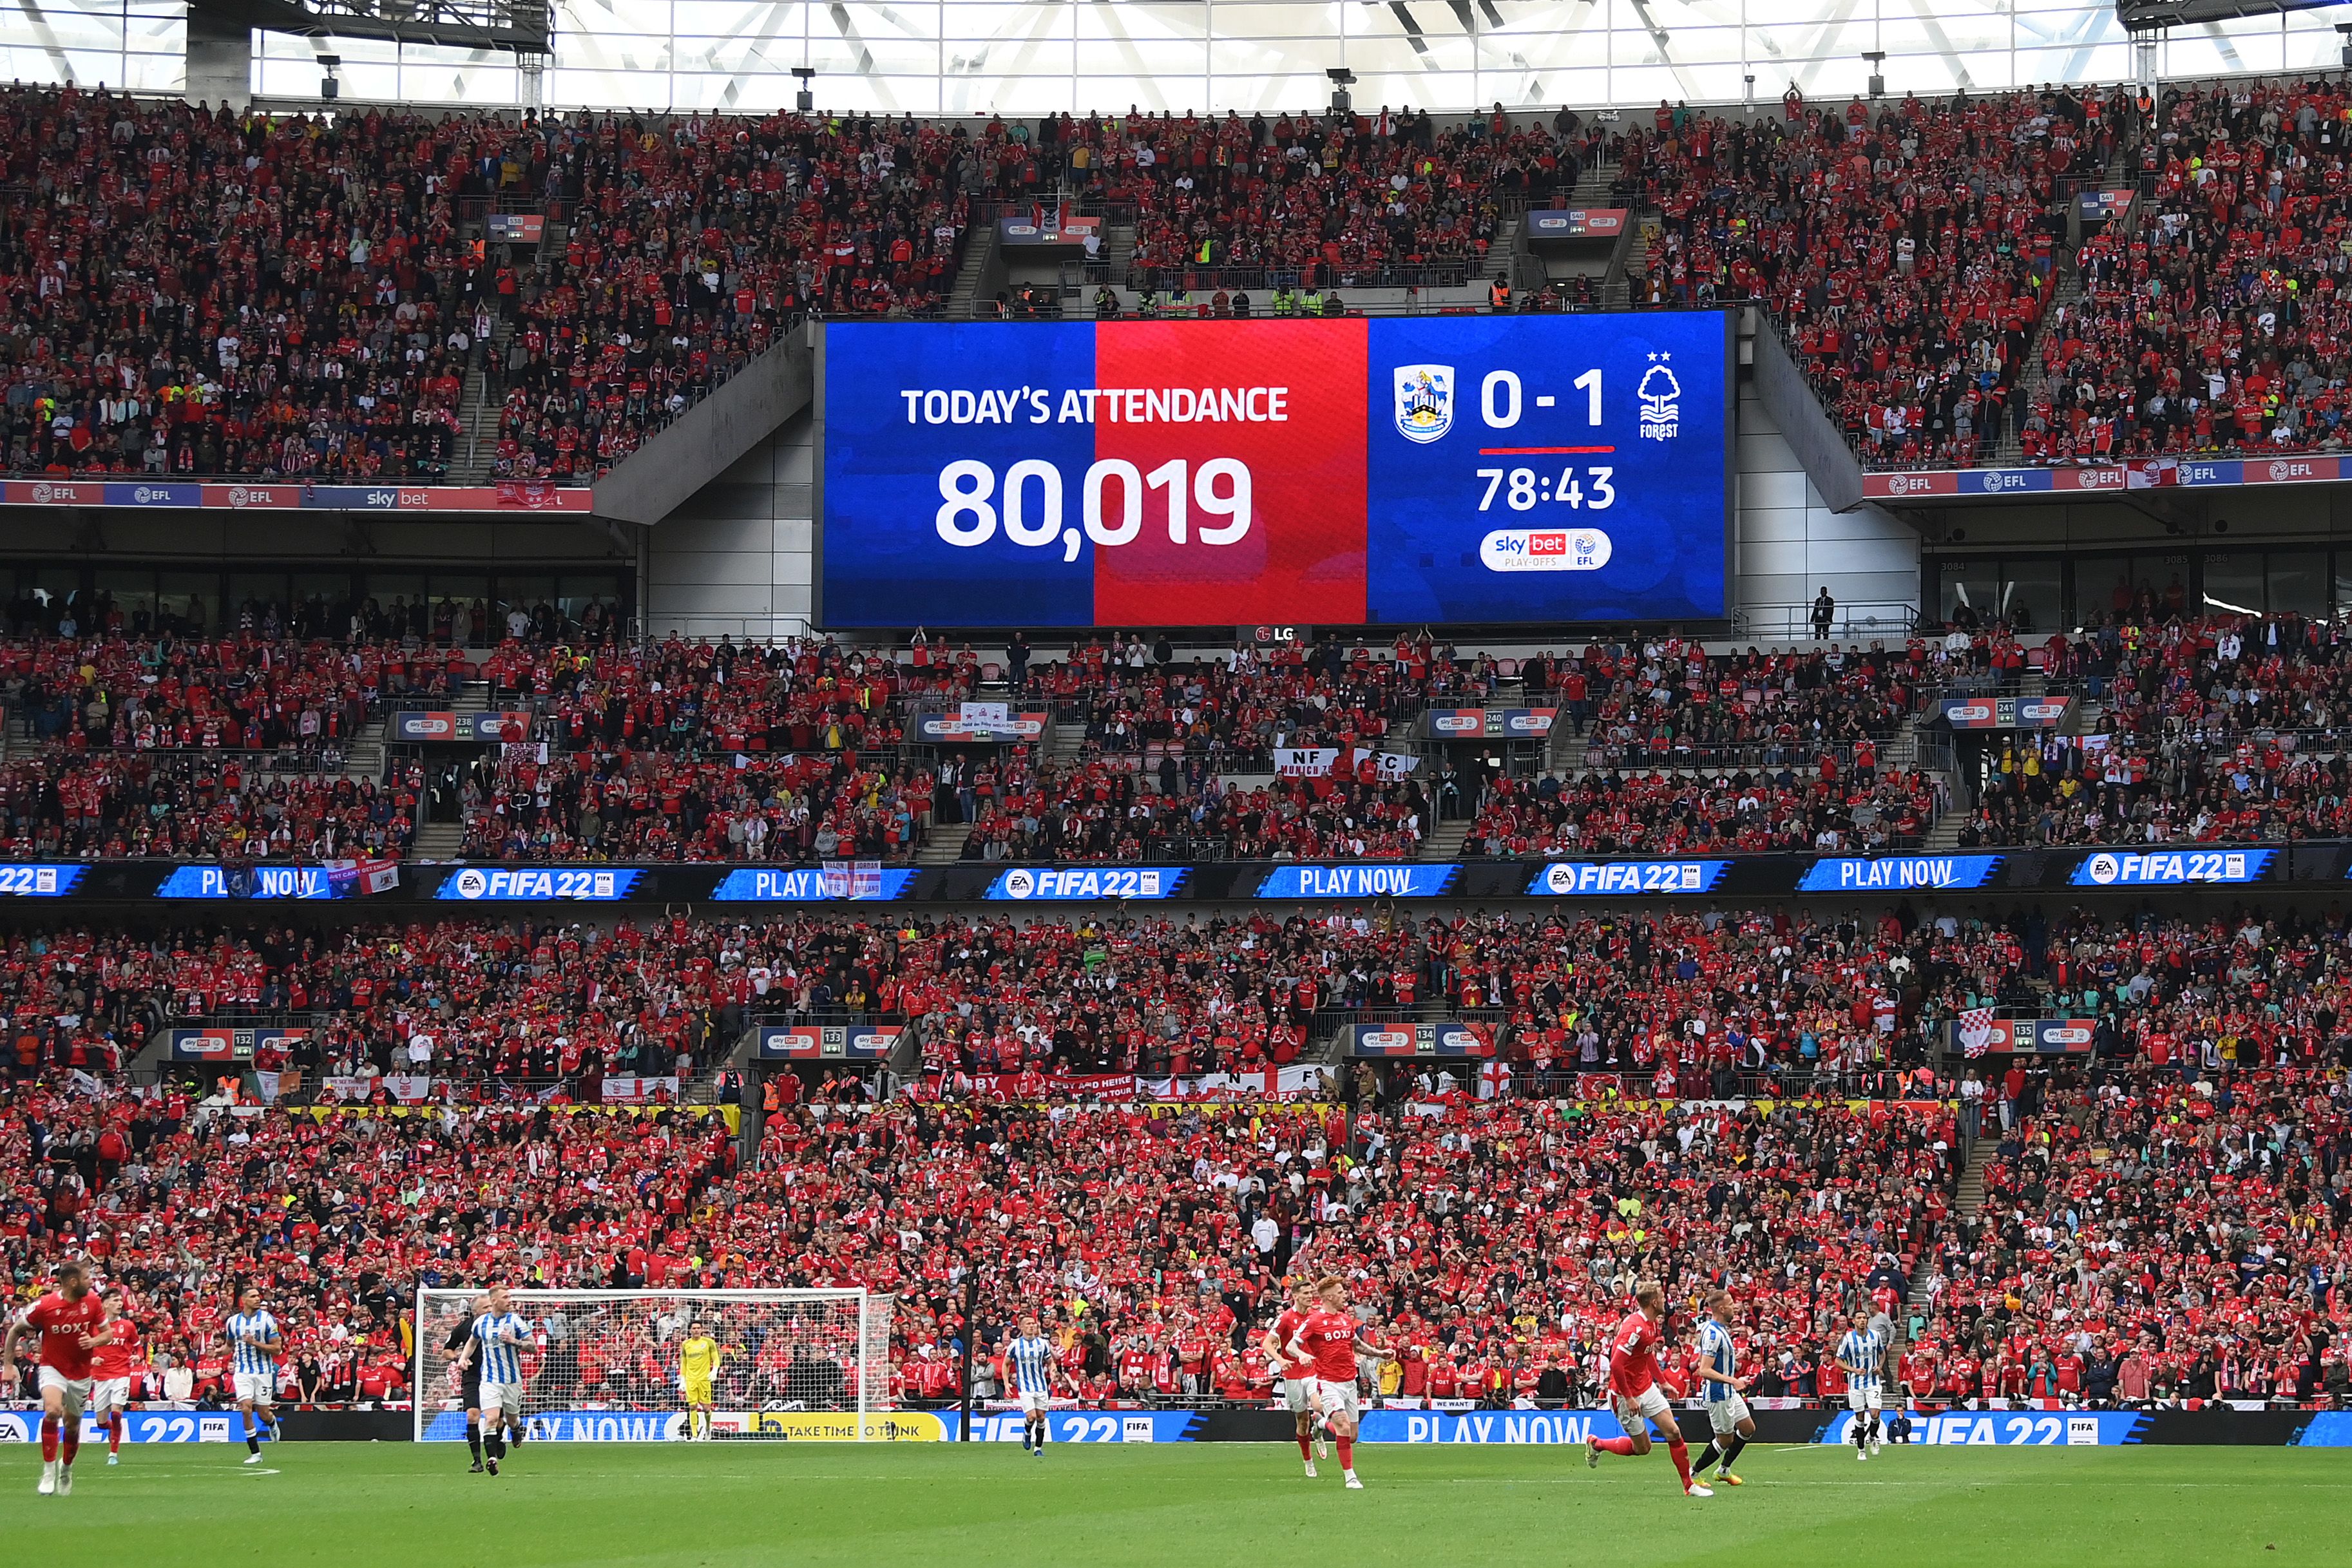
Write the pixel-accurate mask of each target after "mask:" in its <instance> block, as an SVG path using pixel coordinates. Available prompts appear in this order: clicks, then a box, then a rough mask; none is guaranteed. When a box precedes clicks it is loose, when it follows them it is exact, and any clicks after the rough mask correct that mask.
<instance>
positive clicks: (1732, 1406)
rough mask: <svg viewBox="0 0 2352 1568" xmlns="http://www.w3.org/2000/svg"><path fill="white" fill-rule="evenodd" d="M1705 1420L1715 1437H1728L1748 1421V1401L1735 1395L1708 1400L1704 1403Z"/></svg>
mask: <svg viewBox="0 0 2352 1568" xmlns="http://www.w3.org/2000/svg"><path fill="white" fill-rule="evenodd" d="M1706 1419H1707V1425H1708V1426H1710V1427H1712V1428H1713V1429H1714V1431H1715V1435H1716V1436H1718V1437H1728V1436H1731V1435H1732V1433H1734V1432H1735V1431H1738V1428H1739V1424H1740V1423H1741V1422H1742V1421H1745V1420H1747V1419H1748V1401H1746V1400H1745V1399H1742V1398H1740V1397H1739V1395H1738V1394H1733V1395H1732V1396H1731V1397H1730V1398H1728V1399H1710V1400H1708V1401H1707V1402H1706Z"/></svg>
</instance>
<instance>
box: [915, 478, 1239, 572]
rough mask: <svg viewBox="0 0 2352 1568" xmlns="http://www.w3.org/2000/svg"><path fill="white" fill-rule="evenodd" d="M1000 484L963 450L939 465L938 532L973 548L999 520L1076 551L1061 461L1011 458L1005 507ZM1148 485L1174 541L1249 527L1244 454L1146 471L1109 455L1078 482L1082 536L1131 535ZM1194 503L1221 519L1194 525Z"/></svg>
mask: <svg viewBox="0 0 2352 1568" xmlns="http://www.w3.org/2000/svg"><path fill="white" fill-rule="evenodd" d="M1114 486H1116V490H1117V495H1118V500H1117V501H1116V502H1114V503H1112V504H1111V505H1110V506H1108V507H1106V505H1105V492H1106V491H1108V490H1110V489H1113V487H1114ZM996 488H997V487H996V470H995V469H993V468H990V467H989V466H988V465H987V464H986V463H983V462H981V461H979V460H977V459H976V458H961V459H960V460H958V461H956V462H952V463H950V464H949V465H948V466H947V467H946V468H941V469H940V510H939V512H938V514H937V516H936V517H935V519H934V522H935V524H936V526H937V527H938V529H939V535H940V538H941V539H943V540H945V541H947V542H949V543H950V544H953V545H957V546H960V547H961V548H963V549H967V550H969V549H972V548H974V547H976V546H979V545H982V544H985V543H987V542H989V541H990V540H991V539H993V538H994V537H995V536H996V530H997V525H998V524H999V523H1000V522H1002V523H1003V528H1004V537H1005V538H1007V539H1009V540H1011V541H1012V542H1013V543H1015V544H1020V545H1025V546H1028V547H1030V548H1032V549H1035V548H1040V547H1043V546H1046V545H1050V544H1052V543H1053V542H1055V540H1057V539H1058V540H1059V541H1061V544H1062V559H1063V560H1064V561H1076V559H1077V558H1078V543H1079V538H1080V535H1079V532H1078V529H1077V528H1076V527H1072V526H1070V525H1069V524H1067V523H1066V522H1065V521H1063V499H1062V471H1061V469H1059V468H1055V466H1054V465H1053V464H1051V463H1048V462H1045V461H1043V460H1041V459H1039V458H1024V459H1022V460H1021V461H1020V462H1017V463H1015V464H1013V466H1012V467H1011V468H1007V469H1005V470H1004V494H1003V506H1002V508H1001V509H1000V507H999V506H998V504H997V500H996ZM1146 490H1160V491H1164V492H1165V493H1166V496H1167V502H1166V504H1167V510H1168V542H1170V543H1171V544H1183V543H1187V542H1190V541H1191V540H1192V539H1193V538H1195V537H1197V538H1198V539H1199V540H1200V542H1202V543H1203V544H1234V543H1238V542H1240V541H1241V540H1242V539H1243V538H1244V537H1245V536H1246V535H1247V534H1248V532H1249V531H1250V517H1251V510H1250V505H1251V484H1250V471H1249V466H1248V465H1247V464H1245V463H1244V462H1242V461H1241V460H1240V459H1239V458H1210V459H1209V460H1208V461H1206V462H1204V463H1202V465H1201V466H1200V468H1198V469H1197V470H1196V469H1194V468H1192V466H1191V465H1190V464H1189V463H1187V462H1186V461H1185V460H1184V459H1183V458H1175V459H1173V460H1172V461H1170V462H1165V463H1162V464H1160V466H1159V467H1158V468H1154V469H1152V470H1151V471H1150V473H1148V474H1147V473H1145V472H1144V471H1143V470H1142V469H1141V468H1138V467H1137V466H1136V465H1135V464H1133V463H1130V462H1129V461H1128V460H1127V459H1126V458H1102V459H1101V460H1100V461H1098V462H1097V463H1095V464H1093V465H1092V466H1091V467H1089V468H1087V472H1086V477H1085V478H1084V479H1081V480H1080V481H1079V484H1078V519H1079V523H1080V524H1081V525H1082V526H1083V527H1084V528H1085V530H1086V533H1085V537H1086V538H1087V539H1090V540H1092V541H1093V542H1095V543H1097V544H1099V545H1106V546H1116V545H1120V544H1131V543H1133V542H1135V541H1136V539H1137V538H1138V537H1139V536H1140V535H1141V533H1142V532H1143V497H1144V492H1145V491H1146ZM1033 506H1034V511H1033V510H1032V507H1033ZM1196 508H1197V509H1198V510H1200V511H1202V513H1204V514H1206V515H1207V516H1210V517H1216V518H1223V520H1224V521H1223V522H1221V523H1218V524H1216V525H1215V526H1213V527H1205V528H1197V529H1196V528H1195V527H1194V526H1193V524H1192V510H1194V509H1196Z"/></svg>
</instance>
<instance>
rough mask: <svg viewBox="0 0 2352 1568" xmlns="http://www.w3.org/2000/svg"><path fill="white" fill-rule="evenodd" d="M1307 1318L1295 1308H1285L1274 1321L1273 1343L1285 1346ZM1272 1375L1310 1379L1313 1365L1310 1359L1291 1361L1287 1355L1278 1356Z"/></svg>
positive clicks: (1312, 1373)
mask: <svg viewBox="0 0 2352 1568" xmlns="http://www.w3.org/2000/svg"><path fill="white" fill-rule="evenodd" d="M1307 1316H1308V1314H1307V1313H1305V1312H1302V1311H1300V1310H1298V1309H1297V1308H1296V1307H1285V1308H1284V1309H1283V1310H1282V1311H1281V1312H1280V1314H1279V1315H1277V1316H1276V1318H1275V1320H1274V1342H1275V1343H1276V1344H1278V1345H1284V1346H1287V1345H1288V1344H1289V1343H1290V1342H1291V1340H1292V1338H1293V1337H1294V1336H1296V1335H1297V1332H1298V1329H1299V1325H1300V1324H1302V1323H1304V1322H1306V1321H1307ZM1274 1374H1275V1376H1276V1377H1294V1378H1296V1377H1312V1376H1313V1375H1314V1374H1315V1363H1314V1360H1313V1358H1311V1357H1310V1358H1308V1359H1307V1360H1306V1361H1293V1360H1291V1359H1290V1357H1289V1356H1287V1355H1278V1356H1276V1357H1275V1361H1274Z"/></svg>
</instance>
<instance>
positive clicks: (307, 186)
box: [0, 86, 481, 481]
mask: <svg viewBox="0 0 2352 1568" xmlns="http://www.w3.org/2000/svg"><path fill="white" fill-rule="evenodd" d="M473 132H474V128H473V126H472V125H471V123H470V122H468V121H457V120H453V121H426V120H425V119H424V118H423V117H421V116H415V115H391V116H386V115H382V114H378V113H374V112H370V113H368V114H366V115H364V116H362V117H356V118H351V117H347V118H345V119H341V120H335V119H329V118H322V117H313V116H309V115H300V114H294V115H273V114H268V113H265V112H261V111H258V110H256V111H249V112H247V113H245V114H243V115H234V114H232V113H230V112H229V110H227V109H226V108H222V109H218V110H206V109H202V108H198V107H194V106H191V105H188V104H184V103H174V102H165V101H157V100H133V99H130V98H126V97H122V96H121V95H118V94H112V93H108V92H105V91H99V92H95V93H90V92H83V91H81V90H79V89H76V88H72V87H66V88H60V89H50V88H39V87H25V86H14V87H11V88H9V89H6V91H5V94H0V150H5V151H0V156H5V162H6V165H7V166H6V170H5V175H0V192H5V195H0V212H5V219H6V222H5V228H6V232H7V235H8V238H7V241H6V243H5V246H0V289H5V292H6V294H7V296H8V298H9V299H10V300H11V302H12V309H11V310H10V311H9V317H10V328H9V331H8V334H7V337H6V339H5V348H0V353H5V359H6V362H7V363H6V371H5V384H6V389H5V414H0V418H5V430H0V440H5V451H6V458H5V461H6V465H7V468H8V469H9V471H11V472H15V473H37V474H50V475H57V476H60V477H64V476H72V477H83V476H100V475H106V474H140V475H152V476H156V477H163V476H194V475H211V474H227V475H248V474H249V475H261V476H272V477H277V476H283V477H288V478H304V479H353V480H361V481H366V480H373V479H432V478H436V477H439V476H440V475H442V474H443V473H445V472H446V469H447V468H448V465H449V464H450V462H451V461H452V459H453V457H454V456H455V454H456V448H457V411H458V407H459V405H460V403H461V400H462V397H463V395H464V387H465V378H466V376H467V374H468V372H469V369H470V367H471V364H472V361H473V352H472V341H471V338H470V337H469V335H468V334H467V331H466V330H465V327H464V325H463V321H464V317H463V314H462V311H463V303H462V302H463V301H464V300H465V299H466V298H467V295H468V294H469V293H471V292H473V291H475V290H476V289H477V288H478V284H479V282H480V280H481V279H480V278H479V274H478V269H476V268H474V267H472V266H471V264H470V263H469V261H468V259H467V254H466V247H465V244H464V242H463V241H462V240H461V239H460V237H459V235H458V230H457V211H456V205H455V204H456V203H457V200H458V198H459V197H460V195H462V194H465V193H467V192H469V191H471V190H472V189H474V188H476V187H475V181H476V179H477V177H478V176H477V175H476V173H475V171H474V169H473V167H472V163H473V159H472V157H471V153H472V149H473V144H474V142H475V140H476V137H475V134H474V133H473Z"/></svg>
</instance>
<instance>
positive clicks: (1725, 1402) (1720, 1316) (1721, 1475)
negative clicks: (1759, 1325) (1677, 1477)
mask: <svg viewBox="0 0 2352 1568" xmlns="http://www.w3.org/2000/svg"><path fill="white" fill-rule="evenodd" d="M1738 1310H1739V1304H1738V1302H1737V1301H1735V1300H1732V1296H1731V1292H1730V1291H1728V1290H1721V1289H1718V1290H1716V1291H1715V1292H1713V1293H1712V1294H1710V1295H1709V1296H1708V1297H1707V1299H1706V1317H1705V1318H1703V1319H1701V1320H1700V1321H1699V1325H1698V1385H1699V1391H1700V1393H1701V1394H1704V1395H1705V1397H1706V1418H1707V1423H1708V1425H1709V1426H1710V1427H1711V1428H1712V1429H1713V1431H1714V1436H1712V1437H1711V1438H1709V1439H1708V1441H1707V1445H1706V1449H1705V1450H1704V1451H1703V1452H1702V1453H1700V1455H1699V1457H1698V1463H1696V1464H1695V1465H1693V1466H1692V1467H1691V1474H1692V1475H1695V1476H1698V1475H1704V1474H1706V1468H1707V1466H1709V1465H1713V1466H1715V1467H1716V1471H1715V1479H1717V1480H1719V1481H1722V1482H1724V1483H1725V1484H1726V1485H1728V1486H1735V1487H1737V1486H1744V1485H1746V1484H1747V1483H1746V1482H1744V1481H1742V1480H1741V1479H1739V1478H1738V1476H1736V1475H1733V1474H1732V1473H1731V1461H1732V1460H1734V1459H1736V1458H1738V1457H1739V1450H1740V1449H1742V1448H1744V1447H1747V1446H1748V1439H1749V1438H1750V1437H1753V1436H1756V1418H1755V1417H1754V1416H1752V1415H1749V1414H1748V1401H1747V1400H1746V1399H1744V1398H1742V1397H1741V1394H1742V1393H1743V1392H1744V1391H1745V1390H1746V1389H1747V1387H1748V1380H1747V1379H1746V1378H1744V1377H1742V1376H1740V1375H1739V1364H1738V1347H1736V1346H1735V1345H1734V1344H1733V1343H1732V1342H1731V1320H1732V1316H1733V1314H1734V1313H1736V1312H1738Z"/></svg>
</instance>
